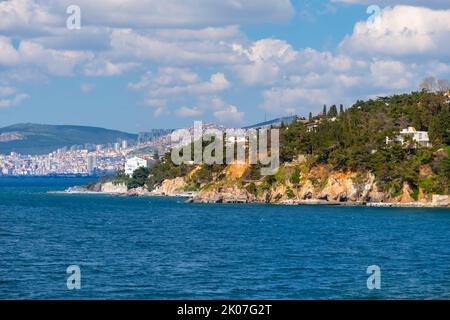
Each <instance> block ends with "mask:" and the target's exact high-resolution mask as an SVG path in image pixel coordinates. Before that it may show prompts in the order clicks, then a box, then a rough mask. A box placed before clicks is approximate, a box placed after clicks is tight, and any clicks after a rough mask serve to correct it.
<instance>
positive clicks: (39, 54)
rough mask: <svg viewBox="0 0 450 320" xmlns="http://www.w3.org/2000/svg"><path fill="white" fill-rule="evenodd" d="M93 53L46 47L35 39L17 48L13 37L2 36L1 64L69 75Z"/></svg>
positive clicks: (0, 45) (0, 46)
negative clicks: (36, 68) (12, 39)
mask: <svg viewBox="0 0 450 320" xmlns="http://www.w3.org/2000/svg"><path fill="white" fill-rule="evenodd" d="M92 57H93V55H92V54H91V53H89V52H84V51H73V50H54V49H46V48H44V47H43V46H42V45H40V44H38V43H35V42H33V41H28V40H26V41H21V42H20V44H19V46H18V48H17V49H16V48H15V47H14V46H13V45H12V42H11V39H9V38H7V37H3V36H0V65H3V66H5V67H17V66H26V67H38V68H39V69H41V70H42V71H43V72H45V73H47V74H50V75H57V76H67V75H72V74H73V73H74V68H75V67H76V66H77V65H79V64H81V63H82V62H84V61H87V60H89V59H91V58H92Z"/></svg>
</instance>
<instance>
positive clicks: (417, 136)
mask: <svg viewBox="0 0 450 320" xmlns="http://www.w3.org/2000/svg"><path fill="white" fill-rule="evenodd" d="M407 137H409V138H411V140H412V141H414V142H416V143H417V144H418V145H420V146H422V147H431V146H432V145H431V142H430V138H429V137H428V132H427V131H417V130H416V129H415V128H413V127H408V128H407V129H403V130H402V131H400V134H399V135H398V136H397V137H395V138H394V139H392V140H391V139H389V137H386V144H389V143H391V142H392V141H395V142H399V143H401V144H402V145H403V144H405V140H406V138H407Z"/></svg>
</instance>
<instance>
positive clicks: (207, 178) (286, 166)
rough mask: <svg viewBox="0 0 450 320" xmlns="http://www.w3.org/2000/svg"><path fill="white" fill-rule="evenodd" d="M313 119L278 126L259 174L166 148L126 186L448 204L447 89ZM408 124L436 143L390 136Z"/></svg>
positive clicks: (290, 198)
mask: <svg viewBox="0 0 450 320" xmlns="http://www.w3.org/2000/svg"><path fill="white" fill-rule="evenodd" d="M307 122H308V121H305V120H303V121H302V120H298V121H295V122H294V123H291V124H290V125H289V126H282V127H281V128H280V162H281V166H280V168H279V170H278V172H277V173H276V174H275V175H274V176H265V177H264V176H261V175H260V170H259V169H260V166H258V165H255V166H249V165H237V166H234V165H218V164H214V165H206V164H203V165H181V166H176V165H174V164H173V163H172V162H171V160H170V155H169V154H168V155H166V157H165V158H164V159H163V160H162V161H161V162H159V163H158V164H156V165H155V166H154V167H153V168H151V169H150V170H149V171H148V172H142V174H141V175H139V174H138V173H139V172H138V173H136V177H134V176H133V178H132V179H131V181H130V182H129V184H128V186H129V187H135V186H136V184H137V185H140V186H144V185H145V186H146V187H147V188H148V189H149V190H157V189H161V188H162V189H163V190H165V191H164V192H163V193H164V194H168V193H169V192H168V191H167V190H169V189H170V188H172V186H176V188H177V190H173V191H175V192H179V191H197V192H199V194H198V196H197V197H196V198H194V201H197V202H271V203H284V202H286V203H288V202H289V203H304V202H305V201H306V202H307V203H309V202H311V201H322V202H326V203H373V202H374V203H381V202H382V203H387V204H389V203H393V204H399V203H401V204H413V205H417V206H429V205H431V206H450V196H449V195H450V100H449V99H448V98H447V97H446V96H444V95H443V94H442V93H433V92H426V91H422V92H413V93H411V94H402V95H394V96H391V97H380V98H377V99H374V100H368V101H357V102H356V103H355V104H354V105H353V106H352V107H351V108H349V109H347V110H343V109H342V110H341V112H339V113H338V112H337V108H336V106H335V105H333V106H331V108H330V110H329V112H328V113H327V114H323V113H320V114H318V115H316V116H315V117H312V119H311V121H310V123H307ZM408 127H414V128H415V129H417V131H426V132H427V136H429V142H430V145H426V146H423V145H420V144H418V143H415V142H414V141H413V140H412V139H411V138H408V139H406V140H405V141H404V143H403V144H402V143H400V142H395V141H394V142H392V143H386V137H389V138H391V140H392V139H394V138H395V137H396V136H397V135H398V134H399V132H400V131H402V130H404V129H405V128H408ZM146 177H148V178H147V179H146ZM137 178H142V179H141V180H139V181H138V180H137ZM136 181H138V183H136ZM169 187H170V188H169Z"/></svg>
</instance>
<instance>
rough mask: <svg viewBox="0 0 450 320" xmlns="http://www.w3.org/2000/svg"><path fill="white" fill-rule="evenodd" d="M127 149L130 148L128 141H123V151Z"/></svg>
mask: <svg viewBox="0 0 450 320" xmlns="http://www.w3.org/2000/svg"><path fill="white" fill-rule="evenodd" d="M126 148H128V141H127V140H122V149H126Z"/></svg>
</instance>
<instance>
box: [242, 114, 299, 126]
mask: <svg viewBox="0 0 450 320" xmlns="http://www.w3.org/2000/svg"><path fill="white" fill-rule="evenodd" d="M296 119H297V116H289V117H282V118H277V119H273V120H268V121H264V122H260V123H257V124H254V125H251V126H247V127H244V129H257V128H268V127H270V126H274V127H279V126H281V124H291V123H292V122H294V121H295V120H296Z"/></svg>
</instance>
